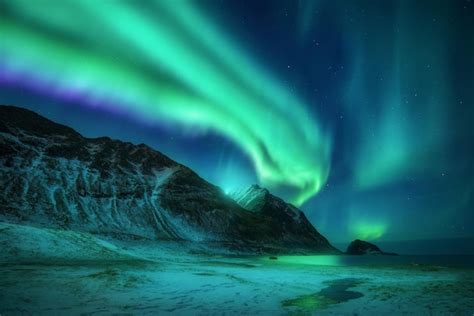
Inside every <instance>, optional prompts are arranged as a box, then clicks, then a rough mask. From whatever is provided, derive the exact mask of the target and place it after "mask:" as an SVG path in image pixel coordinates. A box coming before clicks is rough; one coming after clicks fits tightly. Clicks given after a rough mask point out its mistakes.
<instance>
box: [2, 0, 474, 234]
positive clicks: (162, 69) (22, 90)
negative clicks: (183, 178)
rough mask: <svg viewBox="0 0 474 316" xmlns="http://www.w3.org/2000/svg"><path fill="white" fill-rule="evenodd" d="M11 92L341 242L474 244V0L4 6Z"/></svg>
mask: <svg viewBox="0 0 474 316" xmlns="http://www.w3.org/2000/svg"><path fill="white" fill-rule="evenodd" d="M0 10H1V13H0V14H1V18H0V36H1V41H0V80H1V81H0V88H1V91H0V101H1V103H4V104H17V105H20V106H25V107H30V108H32V109H35V110H41V111H42V113H43V114H45V115H47V114H49V115H47V116H49V117H50V118H52V119H55V120H59V121H62V122H64V123H67V124H68V125H71V126H72V127H74V128H75V129H77V130H78V131H80V132H81V133H83V134H84V135H86V136H102V135H108V136H110V137H116V138H120V139H124V140H131V141H133V142H136V143H140V142H144V143H148V144H150V145H152V146H153V147H154V148H156V149H158V150H160V151H162V152H164V153H166V154H168V155H169V156H171V157H172V158H174V159H176V160H178V161H180V162H182V163H185V164H187V165H189V166H190V167H192V168H193V169H194V170H196V171H197V172H198V173H199V174H201V175H202V176H203V177H205V178H206V179H208V180H209V181H211V182H213V183H215V184H217V185H220V186H221V187H222V188H223V189H224V190H232V189H236V188H237V187H238V186H246V185H249V184H251V183H253V182H259V183H261V184H262V185H263V186H266V187H269V188H270V190H272V191H273V192H276V193H278V194H279V195H282V196H283V197H284V198H286V199H288V200H290V201H291V202H293V203H295V204H296V205H299V206H301V207H302V209H303V210H304V211H305V213H306V214H307V216H308V218H309V219H310V220H311V221H312V222H313V224H314V225H315V226H316V227H317V228H318V230H320V231H321V232H322V233H323V234H325V235H326V236H327V237H328V238H330V239H331V240H333V241H348V240H350V239H353V238H363V239H368V240H409V239H430V238H451V237H452V238H454V237H474V236H473V235H472V234H473V233H472V232H470V229H469V227H472V226H473V225H474V215H473V208H474V200H473V196H474V169H473V163H472V160H473V150H474V149H473V148H474V146H473V145H474V144H473V139H474V138H473V137H474V133H473V130H474V129H473V128H472V125H473V124H474V119H473V117H474V110H473V94H474V92H473V91H474V60H473V59H474V57H473V56H474V37H473V30H474V22H473V21H474V14H473V12H474V3H473V2H472V1H470V0H466V1H464V0H463V1H303V0H302V1H256V2H252V1H227V0H226V1H221V2H217V1H215V2H213V1H209V2H204V1H203V2H200V1H196V2H191V1H167V0H156V1H151V0H147V1H118V0H117V1H88V0H80V1H77V0H76V1H72V0H71V1H59V0H38V1H35V2H34V3H32V2H31V1H26V0H16V1H13V0H11V1H10V0H0Z"/></svg>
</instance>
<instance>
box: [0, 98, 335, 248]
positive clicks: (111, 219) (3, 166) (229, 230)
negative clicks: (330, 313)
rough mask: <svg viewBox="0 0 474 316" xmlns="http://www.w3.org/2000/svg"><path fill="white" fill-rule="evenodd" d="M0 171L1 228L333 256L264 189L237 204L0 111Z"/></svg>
mask: <svg viewBox="0 0 474 316" xmlns="http://www.w3.org/2000/svg"><path fill="white" fill-rule="evenodd" d="M0 174H1V178H0V187H1V190H0V221H3V222H10V223H19V224H23V225H31V226H38V227H51V228H61V229H67V230H75V231H82V232H89V233H93V234H97V235H102V236H111V237H114V238H133V239H138V238H146V239H151V240H159V239H168V240H169V239H172V240H175V239H176V240H189V241H195V242H207V243H210V244H215V245H216V247H217V246H221V245H225V246H228V247H231V248H234V249H253V250H256V251H290V250H291V251H315V252H316V251H320V252H330V251H334V248H333V247H332V246H331V245H330V244H329V243H328V241H327V240H326V239H325V238H324V237H322V236H321V235H320V234H319V233H318V232H317V231H316V230H315V229H314V227H313V226H312V225H311V224H310V223H309V222H308V220H307V219H306V217H305V216H304V214H303V213H302V212H301V211H299V210H298V209H296V208H295V207H293V206H291V205H288V204H286V203H285V202H284V201H282V200H281V199H278V198H276V197H274V196H272V195H270V194H269V193H268V192H266V191H265V190H264V189H260V188H258V189H256V188H254V189H251V191H252V192H253V193H252V192H247V194H246V195H245V194H244V195H242V196H241V197H236V198H237V201H238V202H239V204H240V205H242V207H241V206H239V204H237V203H236V202H235V201H233V200H232V199H231V198H230V197H228V196H227V195H225V194H224V193H223V192H222V190H221V189H220V188H218V187H216V186H214V185H212V184H210V183H208V182H206V181H205V180H203V179H202V178H200V177H199V176H198V175H197V174H196V173H195V172H193V171H192V170H191V169H189V168H187V167H186V166H183V165H181V164H179V163H177V162H175V161H173V160H171V159H170V158H168V157H166V156H165V155H163V154H162V153H160V152H158V151H155V150H153V149H151V148H150V147H148V146H146V145H143V144H140V145H134V144H131V143H126V142H121V141H117V140H112V139H110V138H108V137H100V138H93V139H92V138H85V137H83V136H81V135H80V134H79V133H77V132H76V131H74V130H73V129H71V128H69V127H66V126H63V125H60V124H56V123H54V122H52V121H50V120H48V119H46V118H44V117H42V116H40V115H38V114H36V113H34V112H31V111H29V110H26V109H22V108H18V107H13V106H0ZM261 192H265V193H262V194H260V193H261ZM254 193H258V194H256V195H255V197H253V195H252V194H254ZM255 205H257V206H255ZM249 206H252V207H249ZM255 209H258V210H255ZM249 210H250V211H249Z"/></svg>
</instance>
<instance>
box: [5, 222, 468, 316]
mask: <svg viewBox="0 0 474 316" xmlns="http://www.w3.org/2000/svg"><path fill="white" fill-rule="evenodd" d="M0 246H1V250H2V251H1V254H0V259H1V262H2V263H1V264H0V314H1V315H2V316H3V315H15V314H22V313H23V314H30V313H33V314H45V315H51V314H55V315H58V314H64V315H70V314H81V313H94V314H122V313H124V314H126V313H131V314H153V315H156V314H160V315H162V314H173V315H176V314H178V315H180V314H181V315H189V314H191V315H195V314H198V315H212V314H219V315H220V314H223V313H224V314H228V315H233V314H241V313H243V314H249V315H255V314H264V315H267V314H268V315H278V314H289V313H290V314H291V313H293V312H294V313H297V314H315V313H317V314H318V315H321V314H322V315H325V314H328V315H356V314H357V315H384V314H391V315H394V314H414V315H449V314H452V315H472V313H473V312H474V270H473V269H472V268H452V267H451V268H450V267H442V266H437V265H425V264H423V265H416V264H397V265H373V266H371V265H369V266H368V265H348V264H346V263H345V262H347V260H343V259H344V257H341V256H311V257H304V256H284V257H283V256H282V257H278V259H276V260H274V259H270V258H268V257H233V256H229V255H212V254H210V253H209V251H210V248H209V246H197V245H195V244H187V243H174V242H159V243H158V242H146V243H145V242H142V241H121V242H117V241H113V240H108V241H104V240H101V239H99V238H97V237H95V236H91V235H88V234H83V233H72V232H67V231H55V230H52V229H41V228H29V227H21V226H19V225H10V224H1V226H0Z"/></svg>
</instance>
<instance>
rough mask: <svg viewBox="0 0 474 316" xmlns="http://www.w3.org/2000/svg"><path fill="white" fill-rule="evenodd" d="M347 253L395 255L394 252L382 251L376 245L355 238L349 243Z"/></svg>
mask: <svg viewBox="0 0 474 316" xmlns="http://www.w3.org/2000/svg"><path fill="white" fill-rule="evenodd" d="M346 254H348V255H396V254H395V253H390V252H384V251H382V250H381V249H380V248H379V247H377V246H376V245H374V244H372V243H370V242H367V241H363V240H359V239H356V240H354V241H353V242H351V243H350V244H349V246H348V247H347V250H346Z"/></svg>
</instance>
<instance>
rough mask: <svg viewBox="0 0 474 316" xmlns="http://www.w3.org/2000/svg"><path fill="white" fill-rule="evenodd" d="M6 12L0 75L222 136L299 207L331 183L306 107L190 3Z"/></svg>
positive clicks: (0, 25)
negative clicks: (287, 191) (288, 190)
mask: <svg viewBox="0 0 474 316" xmlns="http://www.w3.org/2000/svg"><path fill="white" fill-rule="evenodd" d="M1 6H2V7H1V9H2V10H1V12H2V13H1V18H0V31H1V34H2V38H3V39H2V41H1V42H0V53H1V56H2V58H1V67H2V68H1V69H2V70H1V71H2V72H5V73H9V74H13V75H15V76H20V77H21V76H23V77H24V78H28V79H25V80H35V81H37V82H41V83H44V84H47V85H49V86H50V87H51V88H50V89H52V90H56V92H58V91H59V92H61V93H64V94H66V95H67V94H77V95H81V96H82V97H83V98H84V99H88V100H89V101H91V100H92V101H95V102H96V103H97V104H99V105H100V104H102V103H104V104H105V103H107V104H109V105H110V104H113V105H114V106H115V107H117V108H118V109H119V110H121V111H126V112H128V113H130V114H132V115H134V116H136V117H140V118H145V119H147V120H150V121H152V122H171V123H173V124H180V126H182V127H183V128H185V129H186V130H188V131H191V130H196V129H198V130H199V131H213V132H216V133H219V134H221V135H224V136H225V137H227V138H229V139H231V140H232V141H233V142H235V144H237V145H238V146H239V147H240V148H241V149H242V150H243V151H244V152H245V153H246V154H247V155H248V156H249V157H250V159H251V160H252V162H253V164H254V167H255V170H256V173H257V175H258V177H259V179H260V181H261V183H262V184H263V185H265V186H268V187H270V188H272V187H279V186H285V187H290V188H293V189H294V191H295V193H294V195H293V196H292V197H291V199H290V200H291V202H292V203H294V204H296V205H301V204H303V203H304V202H305V201H306V200H308V199H309V198H310V197H312V196H313V195H314V194H316V193H317V192H318V191H319V190H320V188H321V187H322V185H323V184H324V183H325V181H326V180H327V177H328V173H329V169H330V153H331V138H330V136H329V135H328V134H327V133H325V132H323V131H322V130H321V128H320V127H319V126H318V122H316V121H315V120H314V115H312V114H310V113H309V112H308V110H307V109H308V107H307V105H305V103H304V102H303V101H302V100H300V99H299V98H298V97H297V96H296V95H294V94H293V93H292V92H291V91H289V89H288V88H287V87H285V86H284V85H283V84H281V83H280V82H279V81H278V80H277V79H276V78H275V77H274V76H272V75H271V74H269V73H268V72H267V71H266V70H264V69H262V68H261V67H260V66H259V65H258V63H257V62H254V61H252V59H251V58H250V57H249V56H248V55H246V54H245V53H244V52H243V49H242V47H239V45H237V44H236V43H234V42H232V41H231V40H230V39H229V37H228V36H227V35H225V34H223V32H222V31H220V30H218V29H217V28H216V27H215V25H214V24H212V23H211V22H210V21H209V20H208V19H207V18H206V17H205V16H204V15H203V14H202V13H200V12H199V11H198V9H197V8H195V7H194V6H192V4H191V3H190V2H188V1H147V2H140V3H137V2H134V1H87V0H77V1H47V0H40V1H36V2H35V5H31V2H30V1H26V0H19V1H2V2H1ZM151 13H153V14H151ZM32 78H33V79H32Z"/></svg>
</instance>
